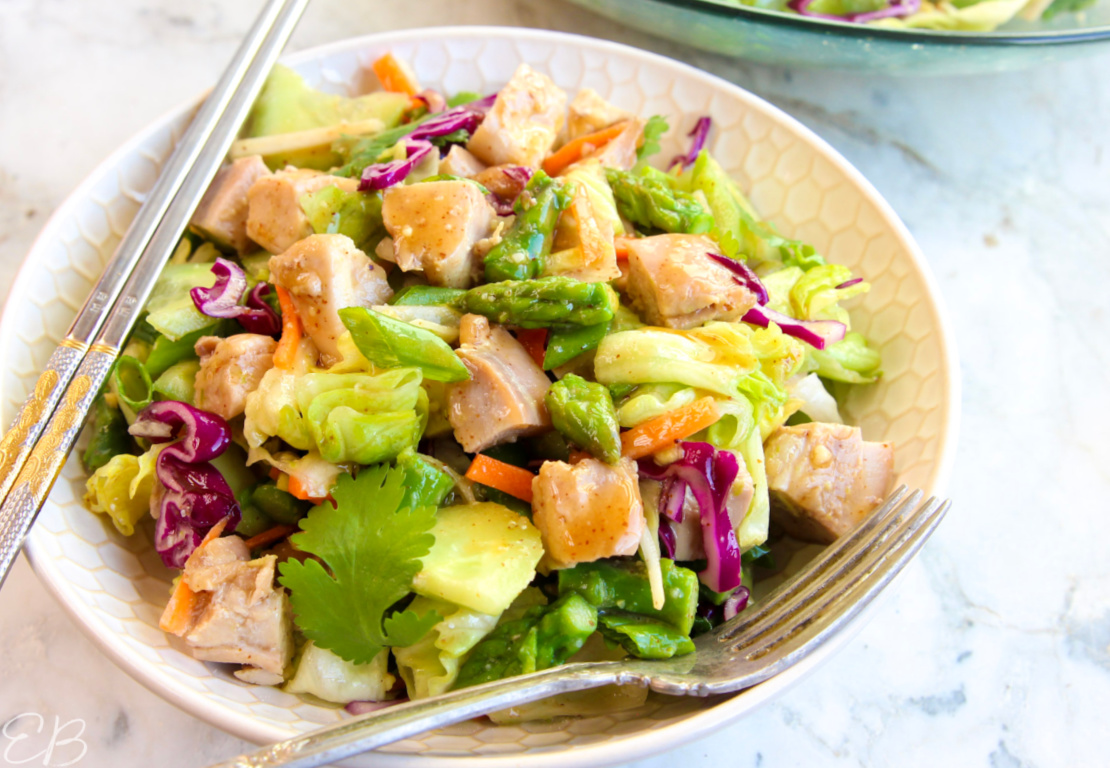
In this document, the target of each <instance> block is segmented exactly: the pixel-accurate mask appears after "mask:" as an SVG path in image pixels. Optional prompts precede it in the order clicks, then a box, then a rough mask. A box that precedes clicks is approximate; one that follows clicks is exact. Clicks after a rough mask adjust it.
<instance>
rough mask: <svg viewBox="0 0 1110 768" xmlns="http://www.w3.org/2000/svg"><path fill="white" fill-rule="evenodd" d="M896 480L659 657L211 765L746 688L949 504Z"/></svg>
mask: <svg viewBox="0 0 1110 768" xmlns="http://www.w3.org/2000/svg"><path fill="white" fill-rule="evenodd" d="M923 495H924V494H922V492H921V491H914V492H913V493H909V492H908V491H907V490H906V487H905V486H901V487H899V488H898V489H897V490H895V491H894V493H892V494H891V495H890V496H889V497H887V499H886V501H885V502H884V503H883V504H882V505H881V506H880V507H879V508H878V509H876V510H875V511H874V512H872V513H871V515H870V516H869V517H867V518H866V519H865V520H864V521H863V522H862V523H860V525H858V526H857V527H856V528H855V529H854V530H853V531H851V532H849V533H848V534H846V535H845V536H843V537H841V538H840V539H838V540H837V541H836V542H835V543H834V544H832V545H830V546H828V547H826V548H825V550H824V551H823V552H822V553H821V554H820V555H818V556H817V557H816V558H814V559H813V560H812V561H811V562H810V563H809V564H808V565H807V566H806V567H805V568H804V569H802V570H801V571H800V572H799V573H798V574H797V575H795V576H794V577H793V578H792V579H791V580H790V581H788V582H786V583H785V584H783V585H781V586H780V587H778V589H776V590H775V591H774V592H772V593H771V594H769V595H768V596H767V597H766V598H765V599H763V600H761V601H760V602H759V603H758V604H757V605H755V606H753V607H752V608H750V609H749V610H746V611H744V612H742V613H741V614H739V615H738V616H736V617H735V618H733V619H732V620H731V621H729V622H727V623H725V624H723V625H722V626H721V627H719V628H717V629H716V630H715V631H713V632H711V633H707V634H705V635H702V636H701V637H699V638H698V639H697V641H696V642H695V647H696V649H697V650H696V652H695V653H693V654H690V655H688V656H682V657H679V658H674V659H668V660H666V661H642V660H630V661H608V662H593V663H582V664H567V665H564V666H561V667H553V668H551V669H547V670H544V671H542V672H535V673H533V674H530V675H521V676H519V677H511V678H507V679H505V680H497V681H494V682H492V683H486V684H485V685H479V686H475V687H473V688H466V689H463V690H461V691H456V692H454V693H448V694H444V695H443V696H436V697H435V698H430V699H424V700H422V701H413V702H409V703H407V704H398V705H396V706H394V707H390V708H389V709H387V710H384V711H378V712H374V713H371V714H367V715H362V716H360V717H355V718H352V719H350V720H345V721H343V722H341V723H337V724H335V725H330V726H326V727H324V728H320V729H318V730H315V731H312V732H310V733H306V734H304V735H301V736H297V737H295V738H292V739H289V740H287V741H281V742H278V743H277V744H273V745H271V746H269V747H266V748H264V749H261V750H259V751H258V752H255V753H253V754H251V755H240V756H239V757H236V758H233V759H232V760H229V761H227V762H224V763H219V764H218V765H214V766H210V768H272V767H273V766H286V767H287V768H312V767H313V766H320V765H327V764H329V763H333V762H336V761H338V760H343V759H345V758H348V757H351V756H353V755H357V754H359V753H361V752H366V751H368V750H371V749H375V748H377V747H380V746H383V745H385V744H390V743H392V742H394V741H398V740H400V739H404V738H407V737H409V736H415V735H416V734H419V733H423V732H424V731H430V730H434V729H436V728H442V727H444V726H447V725H451V724H453V723H458V722H461V721H463V720H468V719H470V718H472V717H477V716H479V715H484V714H487V713H489V712H493V711H496V710H499V709H504V708H506V707H512V706H516V705H518V704H526V703H528V702H530V701H536V700H538V699H544V698H547V697H549V696H554V695H556V694H560V693H569V692H571V691H581V690H585V689H587V688H597V687H599V686H602V685H610V684H613V683H617V684H620V685H643V686H648V687H650V688H651V689H652V690H654V691H658V692H660V693H665V694H671V695H675V696H710V695H714V694H722V693H732V692H735V691H739V690H742V689H744V688H749V687H751V686H753V685H755V684H757V683H761V682H763V681H764V680H767V679H768V678H770V677H773V676H775V675H777V674H779V673H780V672H782V671H784V670H785V669H787V668H788V667H790V666H792V665H794V664H796V663H798V662H799V661H801V660H802V659H803V658H805V657H806V656H807V655H809V654H810V653H812V652H813V651H815V650H816V649H817V648H818V647H820V646H821V645H822V644H823V643H824V642H825V641H826V640H827V639H828V638H829V637H830V636H832V635H833V634H834V633H835V632H836V631H837V630H838V629H839V628H840V627H842V626H843V625H845V624H846V623H848V622H849V621H850V620H851V619H852V618H853V617H854V616H856V614H858V613H859V612H860V611H861V610H863V608H864V607H865V606H866V605H867V604H868V603H870V602H871V600H872V599H873V598H874V597H875V596H876V595H877V594H878V593H879V592H880V591H881V590H882V589H883V587H885V586H886V585H887V584H888V583H890V580H891V579H893V578H894V577H895V576H896V575H897V574H898V572H899V571H901V570H902V568H903V566H905V565H906V563H908V562H909V561H910V560H911V559H912V558H913V556H914V555H915V554H916V553H917V551H918V550H919V549H920V548H921V546H922V545H923V544H924V543H925V540H926V539H928V538H929V535H930V534H931V533H932V532H933V530H934V529H935V528H936V527H937V525H938V524H939V523H940V521H941V518H943V517H944V515H945V513H946V512H947V511H948V508H949V506H951V502H950V501H941V500H939V499H936V498H930V499H929V500H928V501H926V502H925V503H924V504H922V503H921V498H922V496H923Z"/></svg>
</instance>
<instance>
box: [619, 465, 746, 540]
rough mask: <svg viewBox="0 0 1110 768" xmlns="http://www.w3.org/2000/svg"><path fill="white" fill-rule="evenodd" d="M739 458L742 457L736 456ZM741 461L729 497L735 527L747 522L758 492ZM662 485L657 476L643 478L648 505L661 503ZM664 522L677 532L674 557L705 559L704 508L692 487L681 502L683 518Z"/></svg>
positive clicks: (642, 484)
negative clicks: (693, 492) (702, 512)
mask: <svg viewBox="0 0 1110 768" xmlns="http://www.w3.org/2000/svg"><path fill="white" fill-rule="evenodd" d="M737 458H738V459H739V458H740V457H739V456H737ZM738 463H739V465H740V472H739V474H737V476H736V479H735V480H734V481H733V483H732V491H731V493H730V494H729V497H728V517H729V520H730V521H731V523H732V528H733V530H736V529H737V528H739V527H740V524H741V523H742V522H744V517H745V515H747V514H748V508H749V507H751V504H752V498H753V497H754V496H755V484H754V483H753V482H752V476H751V475H750V474H749V473H748V469H747V467H746V466H745V465H744V462H743V460H741V461H739V462H738ZM662 485H663V484H662V483H660V482H659V481H657V480H646V479H641V480H640V496H641V497H642V498H643V500H644V506H645V507H647V506H652V507H655V508H658V507H659V496H660V491H661V490H662ZM660 525H664V523H662V522H660ZM665 525H668V526H669V527H670V529H671V531H672V532H673V533H674V543H675V556H674V559H675V560H704V559H705V538H704V535H703V533H702V528H701V510H700V509H699V508H698V503H697V501H696V500H695V499H694V494H692V493H690V492H689V491H687V493H686V498H685V499H684V500H683V504H682V521H681V522H677V523H676V522H675V521H673V520H669V519H668V522H667V523H665Z"/></svg>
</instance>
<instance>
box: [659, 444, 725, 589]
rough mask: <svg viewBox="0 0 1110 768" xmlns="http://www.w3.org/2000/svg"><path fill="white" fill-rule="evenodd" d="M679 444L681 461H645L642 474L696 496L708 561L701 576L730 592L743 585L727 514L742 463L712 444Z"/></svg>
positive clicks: (716, 587) (704, 581) (714, 585)
mask: <svg viewBox="0 0 1110 768" xmlns="http://www.w3.org/2000/svg"><path fill="white" fill-rule="evenodd" d="M679 445H680V446H681V447H682V454H683V455H682V458H681V459H679V460H678V461H676V462H674V463H673V464H668V465H667V466H666V467H660V466H659V465H657V464H656V463H655V462H654V461H651V460H648V459H643V460H641V461H640V474H641V475H643V476H644V477H647V478H650V479H652V480H664V481H665V480H666V479H667V478H670V477H675V478H678V479H679V480H681V481H683V482H684V483H685V484H686V486H687V488H688V489H689V490H690V492H691V493H693V494H694V500H695V501H697V503H698V511H699V514H700V517H701V531H702V542H703V544H704V546H705V557H706V560H707V565H706V569H705V570H704V571H702V572H701V573H699V574H698V577H699V578H700V579H701V580H702V582H703V583H704V584H705V585H706V586H707V587H709V588H710V589H712V590H713V591H714V592H728V591H730V590H732V589H735V588H736V587H738V586H740V575H741V564H740V545H739V544H738V543H737V541H736V531H735V530H733V527H732V519H731V518H730V517H729V513H728V497H729V495H730V494H731V493H732V484H733V482H734V481H735V480H736V476H737V475H738V474H740V464H739V462H738V461H737V459H736V456H735V455H734V454H733V453H731V452H730V451H719V450H717V449H716V448H714V447H713V446H712V445H710V444H709V443H688V442H684V443H679ZM660 523H662V518H661V519H660ZM660 528H661V529H662V524H661V525H660Z"/></svg>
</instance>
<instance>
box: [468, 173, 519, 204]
mask: <svg viewBox="0 0 1110 768" xmlns="http://www.w3.org/2000/svg"><path fill="white" fill-rule="evenodd" d="M509 169H517V170H515V171H514V170H509ZM519 169H520V166H519V165H495V166H493V167H492V168H486V169H485V170H484V171H482V172H481V173H479V174H478V175H477V176H475V177H474V180H475V181H476V182H478V183H479V184H481V185H482V186H483V187H485V188H486V189H488V190H489V191H490V192H492V193H493V194H495V195H497V196H498V197H499V198H501V199H502V200H507V201H509V202H512V201H513V200H516V197H517V195H519V194H520V193H521V192H522V191H524V187H525V186H527V184H528V179H526V178H525V177H524V174H522V173H519V172H518V171H519Z"/></svg>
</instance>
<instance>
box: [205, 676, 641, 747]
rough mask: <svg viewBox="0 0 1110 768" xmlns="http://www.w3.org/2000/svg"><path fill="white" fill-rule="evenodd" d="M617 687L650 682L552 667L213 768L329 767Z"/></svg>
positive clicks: (372, 716)
mask: <svg viewBox="0 0 1110 768" xmlns="http://www.w3.org/2000/svg"><path fill="white" fill-rule="evenodd" d="M617 682H629V683H636V682H639V683H640V684H644V683H645V681H644V680H643V678H641V677H639V676H631V677H630V676H629V674H628V667H627V665H622V664H619V663H617V662H596V663H592V664H575V665H572V666H569V667H568V666H563V667H552V668H551V669H546V670H544V671H542V672H535V673H533V674H530V675H523V676H518V677H509V678H505V679H502V680H496V681H494V682H492V683H486V684H485V685H478V686H475V687H473V688H464V689H463V690H461V691H455V692H454V693H448V694H445V695H443V696H436V697H435V698H431V699H423V700H420V701H410V702H408V703H406V704H397V705H395V706H391V707H389V708H388V709H385V710H379V711H377V712H372V713H368V714H366V715H361V716H359V717H355V718H352V719H350V720H344V721H342V722H339V723H336V724H335V725H328V726H325V727H323V728H319V729H317V730H315V731H312V732H310V733H307V734H304V735H303V736H297V737H294V738H292V739H289V740H288V741H279V742H278V743H276V744H272V745H270V746H269V747H265V748H263V749H260V750H259V751H257V752H254V753H253V754H250V755H240V756H239V757H235V758H232V759H231V760H228V761H227V762H224V763H218V764H216V765H212V766H210V767H209V768H274V766H285V768H313V766H320V765H328V764H331V763H334V762H337V761H339V760H344V759H346V758H348V757H351V756H353V755H357V754H360V753H362V752H367V751H369V750H371V749H376V748H378V747H381V746H384V745H386V744H391V743H392V742H394V741H398V740H400V739H404V738H406V737H409V736H415V735H416V734H419V733H424V732H425V731H431V730H435V729H436V728H442V727H444V726H446V725H452V724H454V723H458V722H462V721H463V720H469V719H470V718H472V717H478V716H479V715H485V714H488V713H490V712H494V711H496V710H499V709H505V708H506V707H512V706H515V705H517V704H526V703H528V702H530V701H536V700H538V699H544V698H547V697H548V696H554V695H556V694H559V693H569V692H571V691H582V690H586V689H587V688H597V687H600V686H602V685H609V684H610V683H617Z"/></svg>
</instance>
